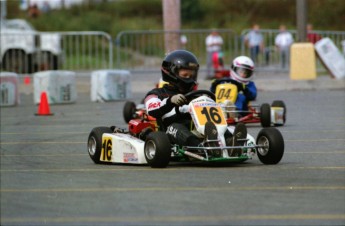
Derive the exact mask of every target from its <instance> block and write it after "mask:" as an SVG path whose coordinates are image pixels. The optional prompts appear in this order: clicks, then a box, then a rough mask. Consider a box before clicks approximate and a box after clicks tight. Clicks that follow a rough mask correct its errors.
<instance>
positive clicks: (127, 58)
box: [116, 29, 239, 71]
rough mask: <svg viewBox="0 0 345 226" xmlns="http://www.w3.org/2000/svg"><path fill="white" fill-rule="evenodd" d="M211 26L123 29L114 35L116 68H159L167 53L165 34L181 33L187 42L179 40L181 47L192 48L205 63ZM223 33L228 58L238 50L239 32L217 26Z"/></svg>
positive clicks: (225, 60) (220, 32)
mask: <svg viewBox="0 0 345 226" xmlns="http://www.w3.org/2000/svg"><path fill="white" fill-rule="evenodd" d="M211 31H212V30H208V29H203V30H178V31H164V30H155V31H124V32H121V33H119V34H118V35H117V37H116V49H117V63H116V66H117V67H119V68H127V69H131V70H154V71H156V70H159V69H160V65H161V63H162V60H163V58H164V56H165V54H166V50H165V45H164V36H165V35H171V36H175V37H176V39H178V41H180V37H183V38H184V41H186V42H183V43H182V42H180V43H179V47H180V48H181V49H187V50H188V51H191V52H193V53H194V54H195V55H196V56H197V58H198V60H199V63H200V64H201V66H204V65H205V64H206V45H205V40H206V37H207V36H208V35H209V34H210V33H211ZM217 31H218V33H219V34H220V35H221V36H222V38H223V41H224V44H223V48H222V49H223V59H224V62H230V60H231V59H233V57H234V56H236V55H237V54H238V49H239V46H238V36H237V35H236V33H235V32H234V31H232V30H230V29H218V30H217Z"/></svg>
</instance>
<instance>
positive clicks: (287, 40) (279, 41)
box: [274, 24, 294, 68]
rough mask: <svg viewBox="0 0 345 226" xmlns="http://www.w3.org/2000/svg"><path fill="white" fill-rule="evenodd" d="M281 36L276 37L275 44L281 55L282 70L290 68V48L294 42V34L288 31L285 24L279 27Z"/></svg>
mask: <svg viewBox="0 0 345 226" xmlns="http://www.w3.org/2000/svg"><path fill="white" fill-rule="evenodd" d="M279 30H280V31H279V34H278V35H277V36H276V38H275V41H274V44H275V46H276V47H277V48H278V51H279V53H280V62H281V66H282V68H285V67H286V66H289V59H290V46H291V44H292V43H293V42H294V39H293V37H292V34H291V33H290V32H288V31H287V30H286V26H285V25H284V24H282V25H280V27H279Z"/></svg>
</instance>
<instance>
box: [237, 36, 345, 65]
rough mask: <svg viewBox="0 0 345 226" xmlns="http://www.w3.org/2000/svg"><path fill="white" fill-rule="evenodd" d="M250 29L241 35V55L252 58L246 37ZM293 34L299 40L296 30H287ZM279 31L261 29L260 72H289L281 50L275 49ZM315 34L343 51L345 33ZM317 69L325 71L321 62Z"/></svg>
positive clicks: (318, 63) (258, 63)
mask: <svg viewBox="0 0 345 226" xmlns="http://www.w3.org/2000/svg"><path fill="white" fill-rule="evenodd" d="M250 31H251V30H250V29H247V30H243V31H242V33H241V38H240V40H241V44H240V46H241V55H247V56H250V50H249V48H248V47H247V46H246V45H245V42H244V37H245V36H246V35H247V34H248V33H249V32H250ZM287 31H288V32H290V33H291V34H292V37H293V39H294V41H296V40H297V31H296V30H287ZM279 32H280V31H279V30H274V29H260V33H261V34H262V36H263V40H264V48H263V51H260V52H259V55H258V62H256V65H257V67H258V68H259V70H275V71H287V70H289V69H288V67H285V68H283V67H282V63H281V60H282V59H281V56H280V53H279V50H278V49H277V48H276V47H275V38H276V36H277V35H278V34H279ZM313 34H315V35H317V36H318V37H320V38H325V37H328V38H330V39H331V40H332V41H333V42H334V44H335V45H336V46H337V47H338V48H339V50H340V51H342V50H343V48H344V47H343V46H342V45H343V44H342V41H344V40H345V31H319V30H314V31H313ZM344 54H345V53H344ZM317 68H318V69H319V70H322V69H324V68H323V66H322V64H321V63H320V61H317Z"/></svg>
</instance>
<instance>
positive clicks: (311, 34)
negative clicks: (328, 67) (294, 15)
mask: <svg viewBox="0 0 345 226" xmlns="http://www.w3.org/2000/svg"><path fill="white" fill-rule="evenodd" d="M321 38H322V37H321V36H320V35H318V34H316V33H314V32H313V25H312V24H307V39H308V42H311V43H313V44H315V43H316V42H317V41H319V40H320V39H321Z"/></svg>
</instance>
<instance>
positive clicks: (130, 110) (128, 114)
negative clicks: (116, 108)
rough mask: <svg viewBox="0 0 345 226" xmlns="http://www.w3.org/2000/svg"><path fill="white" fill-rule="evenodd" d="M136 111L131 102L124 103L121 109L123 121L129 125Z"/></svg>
mask: <svg viewBox="0 0 345 226" xmlns="http://www.w3.org/2000/svg"><path fill="white" fill-rule="evenodd" d="M136 111H137V106H136V105H135V103H134V102H132V101H126V103H125V105H124V107H123V118H124V119H125V122H126V123H129V121H131V120H132V119H134V117H135V116H134V115H135V112H136Z"/></svg>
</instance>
